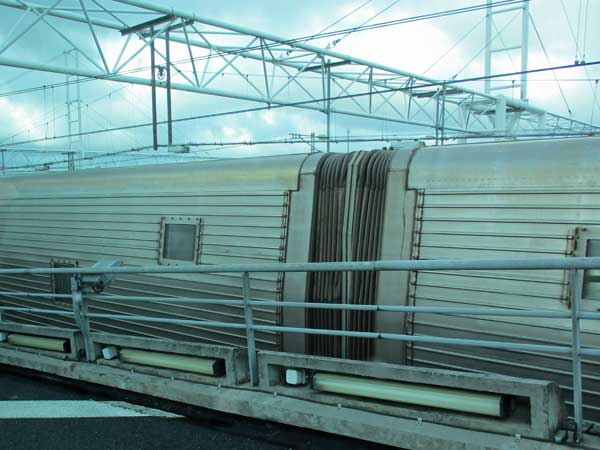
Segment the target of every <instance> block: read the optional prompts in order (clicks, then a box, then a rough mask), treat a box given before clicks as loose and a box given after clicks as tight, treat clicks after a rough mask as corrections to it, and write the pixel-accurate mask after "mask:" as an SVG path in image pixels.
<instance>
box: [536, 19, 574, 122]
mask: <svg viewBox="0 0 600 450" xmlns="http://www.w3.org/2000/svg"><path fill="white" fill-rule="evenodd" d="M529 20H530V21H531V25H533V30H534V31H535V35H536V36H537V38H538V41H539V43H540V46H541V47H542V51H543V52H544V55H545V56H546V61H547V62H548V64H549V65H552V62H551V61H550V56H548V52H547V51H546V46H545V45H544V41H543V40H542V36H541V35H540V32H539V31H538V28H537V26H536V24H535V21H534V20H533V16H532V15H531V13H530V14H529ZM575 65H578V64H575ZM552 75H553V76H554V77H555V80H556V85H557V86H558V90H559V91H560V96H561V97H562V99H563V102H564V103H565V106H566V107H567V111H568V112H569V115H570V116H572V115H573V112H572V111H571V107H570V106H569V102H568V101H567V97H566V96H565V93H564V91H563V88H562V86H561V84H560V81H558V78H556V76H555V74H554V72H552Z"/></svg>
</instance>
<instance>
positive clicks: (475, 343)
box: [87, 313, 571, 353]
mask: <svg viewBox="0 0 600 450" xmlns="http://www.w3.org/2000/svg"><path fill="white" fill-rule="evenodd" d="M87 316H88V317H90V318H104V319H119V320H131V321H134V322H160V323H173V324H186V325H201V326H204V327H215V328H238V329H245V328H246V325H245V324H240V323H227V322H211V321H203V320H191V319H167V318H162V317H145V316H123V315H119V314H95V313H91V314H88V315H87ZM252 328H253V329H254V330H257V331H277V332H283V333H304V334H318V335H326V336H346V337H359V338H367V339H389V340H395V341H409V342H424V343H430V344H443V345H459V346H467V347H482V348H497V349H505V350H526V351H536V352H546V353H570V352H571V347H563V346H558V345H538V344H519V343H514V342H498V341H483V340H472V339H455V338H442V337H434V336H414V335H409V334H393V333H374V332H368V331H342V330H324V329H320V328H298V327H285V326H277V325H253V326H252Z"/></svg>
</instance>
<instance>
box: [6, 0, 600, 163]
mask: <svg viewBox="0 0 600 450" xmlns="http://www.w3.org/2000/svg"><path fill="white" fill-rule="evenodd" d="M55 1H56V0H38V1H37V2H36V3H37V4H42V5H46V6H50V5H51V4H53V3H55ZM0 3H2V2H0ZM9 3H10V2H9ZM15 3H16V2H15ZM98 3H100V4H102V6H105V7H107V8H111V9H119V10H127V9H128V7H127V6H123V5H118V4H116V3H114V2H112V1H98ZM158 3H160V4H163V5H168V6H171V7H174V8H179V9H182V10H186V11H189V12H193V13H195V14H197V15H200V16H204V17H209V18H212V19H218V20H222V21H225V22H229V23H233V24H238V25H242V26H244V27H248V28H254V29H257V30H263V31H267V32H269V33H270V34H274V35H279V36H282V37H285V38H294V37H300V36H307V35H310V34H313V33H317V32H319V31H321V30H323V29H326V28H328V27H331V28H329V30H337V29H343V28H348V27H353V26H357V25H361V24H364V23H370V24H373V23H379V22H385V21H390V20H396V19H401V18H405V17H412V16H417V15H421V14H426V13H432V12H437V11H443V10H446V9H448V8H459V7H466V6H473V5H480V4H482V3H484V0H460V1H455V2H448V1H442V0H427V1H416V0H399V1H398V0H371V1H367V0H355V1H346V0H332V1H328V2H323V1H322V0H321V1H316V0H304V1H298V0H295V1H291V0H279V1H275V0H263V1H251V2H249V1H241V0H229V1H227V2H223V1H210V0H209V1H203V2H191V1H183V0H168V1H163V2H158ZM85 4H86V5H87V7H88V8H89V9H90V11H94V10H98V6H96V5H95V4H94V3H93V2H92V0H85ZM361 5H362V7H360V6H361ZM59 7H60V8H64V9H70V8H77V9H80V5H79V2H78V1H73V0H63V1H62V2H61V3H60V5H59ZM359 7H360V8H359ZM0 8H2V14H0V24H1V26H0V43H6V42H7V39H8V42H10V38H11V37H14V36H18V35H19V34H20V33H21V30H23V29H24V28H25V27H26V26H27V25H28V24H30V23H32V22H33V21H34V20H35V15H34V14H33V13H29V14H27V15H26V16H25V17H24V18H23V19H22V20H21V21H20V20H19V19H20V17H21V16H22V15H23V13H22V11H17V10H14V9H11V8H8V7H6V6H0ZM353 11H354V12H353ZM352 12H353V13H352ZM530 12H531V17H532V19H533V23H532V26H531V28H530V35H529V68H530V69H537V68H542V67H547V66H560V65H567V64H573V62H574V61H575V60H576V59H579V60H581V59H584V58H585V60H586V61H587V62H592V61H597V60H600V45H598V42H600V30H599V29H598V27H597V26H596V23H597V18H598V17H600V1H598V0H531V2H530ZM350 13H352V14H350ZM346 15H347V16H348V17H346V18H345V19H344V20H342V21H339V22H338V23H335V22H337V21H338V20H339V19H340V18H342V17H344V16H346ZM96 17H105V18H107V19H109V17H108V16H106V15H100V14H96ZM120 17H125V18H126V20H127V21H128V24H133V23H138V22H141V21H143V20H145V19H146V18H147V17H145V16H141V15H138V16H136V15H133V14H129V15H127V14H124V15H120ZM47 21H48V23H43V21H40V22H39V23H37V24H36V25H35V26H34V27H33V28H32V29H31V30H30V31H29V32H28V33H27V34H25V35H24V36H23V37H22V38H20V39H19V40H18V41H17V42H16V43H15V44H13V45H12V46H10V47H9V48H8V49H7V50H6V51H5V52H4V53H2V54H1V56H2V57H6V58H11V59H19V60H22V61H28V62H36V63H47V64H54V65H64V64H68V65H70V66H73V65H74V64H75V60H74V57H73V52H71V53H70V54H69V56H67V55H65V51H67V50H69V49H70V48H71V45H70V44H69V43H67V41H66V40H65V39H64V38H63V37H61V36H60V35H59V34H58V33H57V31H56V30H58V32H60V33H61V34H63V36H64V37H67V38H68V39H69V40H70V41H71V42H72V43H74V44H75V45H76V46H78V47H79V48H80V49H82V50H83V51H85V52H86V53H88V54H90V55H93V58H95V60H96V63H100V64H101V60H100V58H99V57H98V54H97V52H96V53H95V50H94V48H95V47H94V41H93V37H92V34H91V33H90V31H89V29H88V28H86V26H85V25H84V24H77V23H73V22H68V21H64V20H61V19H58V18H48V19H47ZM334 23H335V25H333V26H332V24H334ZM52 27H54V28H55V30H53V29H52ZM496 27H497V29H495V30H494V34H495V32H496V31H497V30H501V31H502V33H501V34H500V35H499V37H497V38H496V41H495V43H494V45H495V46H496V47H501V46H512V45H515V44H517V43H518V38H519V33H520V17H519V13H518V12H517V11H514V12H509V13H506V14H503V15H502V16H498V17H497V21H496ZM11 32H12V34H11ZM97 36H98V39H99V41H100V43H101V45H102V47H103V49H104V52H105V54H106V59H107V62H108V63H109V65H112V63H114V61H115V60H116V58H117V57H118V54H119V50H120V48H121V45H122V44H123V42H124V40H125V38H122V37H120V35H119V33H118V32H116V31H115V30H105V29H98V30H97ZM538 36H539V37H538ZM337 37H339V36H336V37H335V38H333V37H329V38H324V39H320V40H314V41H311V43H312V44H314V45H318V46H322V47H325V46H327V45H329V46H331V45H332V41H333V40H334V39H336V38H337ZM540 38H541V41H542V43H540ZM219 39H223V38H222V37H220V38H219ZM484 39H485V12H484V11H477V12H470V13H466V14H459V15H452V16H448V17H443V18H437V19H431V20H425V21H416V22H412V23H406V24H401V25H396V26H391V27H385V28H380V29H374V30H369V31H363V32H359V33H353V34H350V35H348V36H345V37H344V38H343V39H342V40H341V41H340V42H338V43H336V44H335V47H334V49H335V51H337V52H341V53H345V54H348V55H352V56H355V57H360V58H363V59H367V60H371V61H373V62H377V63H381V64H385V65H387V66H391V67H394V68H398V69H402V70H405V71H408V72H412V73H415V74H425V75H427V76H428V77H432V78H436V79H451V78H453V77H456V78H458V79H462V78H468V77H476V76H481V75H483V72H484V57H483V54H484V52H483V48H484ZM136 40H137V39H136ZM132 42H133V41H132ZM222 42H226V41H222ZM2 45H3V44H0V48H2V47H1V46H2ZM136 45H137V46H138V47H136ZM140 45H141V44H140V43H138V42H134V43H133V44H132V46H131V48H130V49H128V52H134V51H135V49H136V48H139V46H140ZM158 46H159V50H162V47H161V46H162V43H160V44H158ZM186 52H187V50H186V48H185V47H184V46H178V45H174V47H173V49H172V54H173V58H174V60H182V59H184V58H187V53H186ZM200 55H201V54H200V53H197V54H195V55H194V56H196V57H198V56H200ZM149 62H150V61H149V54H148V52H147V51H144V52H142V53H140V54H139V55H138V56H137V57H136V58H134V59H133V60H132V62H131V64H130V65H129V66H127V67H126V68H125V69H124V70H132V69H135V68H136V67H137V68H139V67H146V66H148V65H149ZM158 62H159V64H160V62H161V61H160V60H159V61H158ZM219 64H220V65H222V64H223V62H222V60H219V59H218V58H213V59H211V65H210V66H208V70H207V71H208V72H209V73H212V72H211V71H213V72H214V71H215V70H216V69H218V66H219ZM79 66H80V67H81V68H84V69H88V70H92V69H94V70H95V68H94V67H93V66H92V64H91V63H90V62H88V61H87V60H86V59H85V58H84V57H82V56H79ZM180 67H181V70H182V72H183V73H184V74H186V76H188V77H192V76H193V75H192V72H191V66H190V65H189V64H187V65H186V64H182V65H181V66H180ZM239 67H240V68H241V70H242V72H244V75H245V76H247V77H248V79H250V80H255V82H257V83H258V81H256V80H260V77H261V74H260V73H259V72H260V71H259V70H258V68H259V66H258V65H256V64H255V65H254V66H251V65H248V64H246V65H244V63H243V62H242V63H241V64H240V66H239ZM519 69H520V61H519V53H518V51H515V52H512V53H505V54H498V55H497V57H496V59H495V62H494V67H493V70H494V72H496V73H504V72H514V71H518V70H519ZM554 75H555V76H556V78H557V79H558V82H557V80H556V79H555V78H554ZM554 75H553V74H552V73H551V72H543V73H539V74H533V75H531V76H530V83H529V88H528V91H529V95H528V97H529V101H530V103H531V104H533V105H536V106H539V107H541V108H544V109H546V110H548V111H551V112H555V113H560V114H563V115H565V116H569V115H572V117H573V118H576V119H579V120H583V121H588V122H589V121H592V122H595V123H600V105H599V104H598V99H596V97H595V95H596V94H599V95H600V91H599V86H598V84H597V81H596V80H597V79H598V78H600V66H590V67H587V68H583V67H579V68H573V69H568V70H561V71H556V72H555V74H554ZM135 76H140V77H146V78H147V77H148V76H149V71H145V72H144V71H142V72H140V73H136V74H135ZM209 76H210V75H209ZM220 77H221V79H220V80H216V81H215V83H217V82H220V83H221V84H222V85H223V86H225V85H226V86H228V87H229V88H231V87H232V86H233V87H234V89H237V90H238V91H239V92H240V93H242V94H244V93H247V94H250V93H251V92H252V89H251V87H250V86H249V85H248V84H247V83H243V82H239V84H237V85H236V83H238V81H236V79H239V75H238V74H237V73H236V72H235V71H234V70H233V69H232V68H229V69H227V70H226V71H225V73H224V74H223V75H221V76H220ZM513 78H515V79H516V77H513ZM228 80H229V81H228ZM511 80H512V78H509V79H508V83H510V82H511ZM65 81H66V79H65V76H64V75H58V74H47V73H42V72H34V71H27V70H23V69H17V68H9V67H0V148H2V147H5V148H7V149H13V148H15V145H14V144H15V143H19V142H23V144H20V145H19V146H18V147H21V148H23V149H27V151H26V152H24V153H16V152H14V151H13V150H10V151H7V152H5V164H6V165H7V166H11V167H12V166H19V165H23V164H26V163H27V162H34V163H38V162H40V161H42V160H46V159H47V160H57V161H59V160H62V159H64V156H63V155H62V154H61V153H60V151H62V150H66V149H68V148H69V145H71V146H72V147H73V148H77V149H85V150H87V151H88V152H89V153H88V155H90V154H97V153H98V152H111V151H120V150H126V149H131V148H140V147H143V146H146V145H149V144H150V143H151V128H149V127H143V128H134V129H128V130H121V131H115V132H111V133H101V134H93V135H90V136H87V137H85V138H78V139H75V140H74V142H71V143H69V141H68V140H67V139H54V138H55V137H56V136H60V135H63V134H65V133H66V131H67V129H68V128H67V123H66V122H67V119H66V106H65V102H66V90H67V88H66V87H65V86H64V85H63V83H64V82H65ZM69 81H73V79H70V80H69ZM177 81H180V82H183V81H184V80H183V78H182V77H181V76H176V77H175V78H174V82H177ZM317 82H318V80H317ZM494 83H500V84H506V83H507V80H503V81H501V80H499V81H494ZM236 86H237V87H236ZM468 87H470V88H472V89H477V90H483V85H482V83H481V82H477V83H471V84H469V85H468ZM503 94H504V95H506V96H508V97H511V96H516V97H518V95H519V93H518V90H517V89H515V90H514V91H511V90H507V91H503ZM70 95H71V98H72V99H73V98H76V95H77V93H76V89H75V87H74V85H71V91H70ZM292 96H293V93H292V94H290V98H291V97H292ZM80 98H81V104H82V108H81V110H82V117H83V118H82V127H83V130H84V131H93V130H101V129H105V128H115V127H121V126H127V125H134V124H141V123H147V122H149V121H150V120H151V109H150V90H149V89H148V88H146V87H144V86H134V85H130V84H122V83H115V82H108V81H91V82H85V83H81V85H80ZM158 104H159V111H158V114H159V120H162V119H165V118H166V111H165V107H164V104H165V96H164V92H163V91H159V96H158ZM255 106H260V105H259V104H256V103H251V102H244V101H240V100H233V99H227V98H220V97H212V96H207V95H202V94H190V93H182V92H175V93H174V94H173V116H174V117H175V118H181V117H190V116H199V115H206V114H211V113H217V112H222V111H230V110H236V109H242V108H251V107H255ZM325 123H326V122H325V116H324V115H323V114H322V113H319V112H310V111H305V110H299V109H291V108H286V109H273V110H270V111H260V112H254V113H246V114H239V115H232V116H228V117H218V118H214V119H199V120H193V121H186V122H182V123H179V124H177V125H176V126H175V129H174V131H175V133H174V140H175V143H178V144H183V143H190V142H195V143H202V142H203V143H210V142H235V141H254V140H271V139H281V138H286V137H290V134H299V135H302V136H306V135H310V133H311V132H314V133H316V134H317V135H319V134H323V133H324V132H325ZM77 127H78V125H77V124H76V123H73V124H72V129H73V130H76V129H77ZM407 134H411V135H415V136H417V135H430V134H431V131H430V130H425V129H423V128H420V129H419V128H414V127H413V128H411V127H407V126H403V125H399V124H393V123H390V122H385V121H380V120H369V119H362V118H355V117H354V118H353V117H346V116H341V115H334V116H333V119H332V135H335V136H347V135H350V136H351V137H361V136H365V137H366V136H382V135H383V136H394V135H396V136H400V135H407ZM160 141H161V143H164V142H166V130H165V128H164V127H161V129H160ZM381 145H383V144H382V143H376V142H373V143H352V144H351V145H350V149H351V150H357V149H364V148H374V147H378V146H381ZM321 147H323V148H324V145H323V144H319V148H321ZM51 149H54V150H56V152H54V153H44V154H43V156H38V154H36V153H34V151H45V152H47V151H48V150H51ZM346 149H347V144H346V143H343V144H337V145H333V150H335V151H345V150H346ZM308 150H309V146H308V145H307V144H294V145H283V144H278V145H276V146H274V145H269V146H266V145H259V146H227V147H226V148H218V147H194V151H195V152H197V153H198V154H199V155H200V156H203V157H219V156H243V155H258V154H264V153H294V152H305V151H308ZM143 153H144V152H142V154H143ZM194 157H195V156H194ZM139 158H140V155H139V154H135V155H127V156H119V157H113V158H111V159H110V160H109V159H106V158H105V159H101V160H97V161H96V160H95V161H93V162H87V163H86V164H87V165H100V164H106V163H111V164H112V163H115V162H116V161H117V160H118V161H121V163H125V162H129V163H131V161H133V160H134V159H135V160H137V159H139ZM185 158H188V159H189V158H191V156H187V157H180V159H185ZM143 161H144V162H148V161H151V159H150V158H148V157H144V159H143ZM56 167H61V166H59V165H57V166H56Z"/></svg>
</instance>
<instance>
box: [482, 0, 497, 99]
mask: <svg viewBox="0 0 600 450" xmlns="http://www.w3.org/2000/svg"><path fill="white" fill-rule="evenodd" d="M493 20H494V17H493V16H492V0H487V7H486V9H485V70H484V75H485V80H484V82H483V85H484V88H483V92H485V93H486V94H489V93H490V90H491V87H492V81H491V79H490V78H489V76H490V75H491V74H492V25H493Z"/></svg>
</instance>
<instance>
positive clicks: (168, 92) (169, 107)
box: [165, 30, 173, 145]
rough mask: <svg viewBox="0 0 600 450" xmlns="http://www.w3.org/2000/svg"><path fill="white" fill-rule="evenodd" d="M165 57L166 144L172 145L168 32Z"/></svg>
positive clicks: (169, 44)
mask: <svg viewBox="0 0 600 450" xmlns="http://www.w3.org/2000/svg"><path fill="white" fill-rule="evenodd" d="M165 45H166V47H167V48H166V51H165V56H166V59H167V64H166V66H167V127H168V143H169V145H173V123H172V116H171V42H170V39H169V30H167V32H166V33H165Z"/></svg>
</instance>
